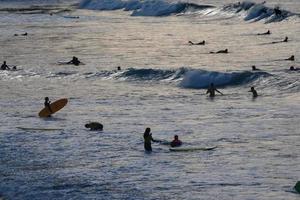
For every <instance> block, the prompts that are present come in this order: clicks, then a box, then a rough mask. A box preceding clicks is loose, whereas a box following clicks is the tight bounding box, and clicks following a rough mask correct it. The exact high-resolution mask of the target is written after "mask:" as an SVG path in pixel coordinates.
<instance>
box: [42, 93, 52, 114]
mask: <svg viewBox="0 0 300 200" xmlns="http://www.w3.org/2000/svg"><path fill="white" fill-rule="evenodd" d="M50 103H51V101H49V97H45V103H44V105H45V107H46V108H48V109H49V111H50V113H53V112H52V109H51V107H50ZM48 117H51V115H49V116H48Z"/></svg>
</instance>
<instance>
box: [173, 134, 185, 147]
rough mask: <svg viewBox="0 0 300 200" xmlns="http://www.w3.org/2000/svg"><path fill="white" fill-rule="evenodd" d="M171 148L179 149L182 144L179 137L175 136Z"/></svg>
mask: <svg viewBox="0 0 300 200" xmlns="http://www.w3.org/2000/svg"><path fill="white" fill-rule="evenodd" d="M170 145H171V147H179V146H181V145H182V142H181V141H180V140H179V139H178V135H174V140H173V141H172V142H171V143H170Z"/></svg>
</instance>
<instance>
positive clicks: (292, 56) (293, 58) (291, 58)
mask: <svg viewBox="0 0 300 200" xmlns="http://www.w3.org/2000/svg"><path fill="white" fill-rule="evenodd" d="M285 60H291V61H294V60H295V56H294V55H291V57H289V58H287V59H285Z"/></svg>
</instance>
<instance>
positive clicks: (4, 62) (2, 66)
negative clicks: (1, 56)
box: [1, 61, 10, 70]
mask: <svg viewBox="0 0 300 200" xmlns="http://www.w3.org/2000/svg"><path fill="white" fill-rule="evenodd" d="M1 70H10V68H9V67H8V66H7V64H6V61H3V64H2V65H1Z"/></svg>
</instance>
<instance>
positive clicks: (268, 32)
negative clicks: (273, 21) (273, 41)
mask: <svg viewBox="0 0 300 200" xmlns="http://www.w3.org/2000/svg"><path fill="white" fill-rule="evenodd" d="M257 35H271V31H270V30H268V31H267V32H264V33H257Z"/></svg>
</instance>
